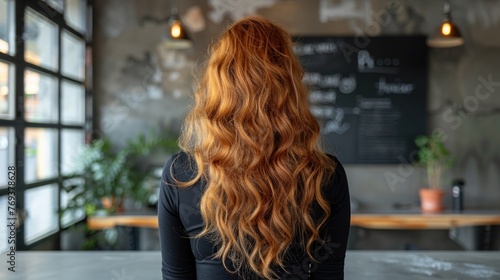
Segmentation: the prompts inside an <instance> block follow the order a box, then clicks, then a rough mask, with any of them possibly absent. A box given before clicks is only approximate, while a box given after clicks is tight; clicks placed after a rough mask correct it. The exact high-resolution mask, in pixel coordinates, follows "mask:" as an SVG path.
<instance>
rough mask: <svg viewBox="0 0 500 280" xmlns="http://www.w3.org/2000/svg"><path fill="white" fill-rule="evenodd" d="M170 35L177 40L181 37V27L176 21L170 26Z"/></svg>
mask: <svg viewBox="0 0 500 280" xmlns="http://www.w3.org/2000/svg"><path fill="white" fill-rule="evenodd" d="M170 35H172V37H173V38H179V37H180V36H181V25H180V24H179V22H178V21H175V22H174V23H173V24H172V27H171V28H170Z"/></svg>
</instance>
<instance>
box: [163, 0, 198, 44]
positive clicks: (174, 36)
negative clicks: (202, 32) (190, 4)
mask: <svg viewBox="0 0 500 280" xmlns="http://www.w3.org/2000/svg"><path fill="white" fill-rule="evenodd" d="M177 5H178V2H177V1H176V0H173V1H172V10H171V13H170V17H169V19H168V31H167V33H166V34H165V37H164V39H163V46H164V47H166V48H170V49H187V48H189V47H191V46H192V45H193V42H192V41H191V39H190V38H189V36H188V35H187V33H186V28H185V27H184V25H183V24H182V22H181V19H180V17H179V11H178V9H177Z"/></svg>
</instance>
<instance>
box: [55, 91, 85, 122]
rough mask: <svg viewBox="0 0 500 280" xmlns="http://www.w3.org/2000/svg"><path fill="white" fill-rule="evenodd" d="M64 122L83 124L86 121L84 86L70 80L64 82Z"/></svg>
mask: <svg viewBox="0 0 500 280" xmlns="http://www.w3.org/2000/svg"><path fill="white" fill-rule="evenodd" d="M61 110H62V115H61V118H62V120H61V121H62V123H64V124H83V123H84V122H85V90H84V88H83V86H81V85H79V84H75V83H72V82H68V81H63V82H62V95H61Z"/></svg>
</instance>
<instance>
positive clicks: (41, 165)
mask: <svg viewBox="0 0 500 280" xmlns="http://www.w3.org/2000/svg"><path fill="white" fill-rule="evenodd" d="M24 145H25V146H24V158H25V163H24V173H25V174H24V176H25V181H26V182H27V183H30V182H34V181H37V180H42V179H47V178H51V177H56V176H57V166H58V164H57V130H56V129H47V128H27V129H26V130H25V135H24Z"/></svg>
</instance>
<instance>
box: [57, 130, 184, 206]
mask: <svg viewBox="0 0 500 280" xmlns="http://www.w3.org/2000/svg"><path fill="white" fill-rule="evenodd" d="M176 149H178V148H176V142H175V140H172V138H169V137H160V136H156V134H155V133H150V134H149V135H148V136H146V135H144V134H141V135H139V136H138V137H137V138H135V139H133V140H131V141H129V142H128V143H127V145H126V146H125V147H124V148H120V149H118V148H116V147H114V146H113V144H112V143H111V141H110V140H109V139H108V138H102V139H97V140H94V141H92V142H91V143H90V144H89V145H86V146H85V147H84V148H83V149H82V151H81V152H80V153H79V156H78V157H77V159H76V161H77V166H78V170H76V171H75V172H74V174H73V175H72V177H83V178H84V179H85V184H84V185H83V186H78V185H72V186H68V187H65V191H66V192H68V193H69V192H71V194H72V195H71V196H72V199H70V200H69V201H68V205H67V207H66V208H65V209H64V210H63V211H71V210H76V209H82V208H83V209H85V212H86V214H87V215H93V214H95V212H96V211H98V210H105V211H106V212H108V213H114V212H117V211H120V209H121V207H122V205H123V202H124V200H125V199H126V198H128V199H131V200H132V201H134V202H137V203H140V204H147V203H148V200H149V197H150V196H151V194H152V193H153V192H154V191H155V188H156V183H157V178H156V177H155V176H154V174H153V171H154V170H151V168H149V169H148V168H147V166H145V165H144V164H143V163H144V162H146V161H147V157H148V156H150V155H152V154H153V153H155V152H156V151H163V152H164V153H172V152H173V151H175V150H176Z"/></svg>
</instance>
